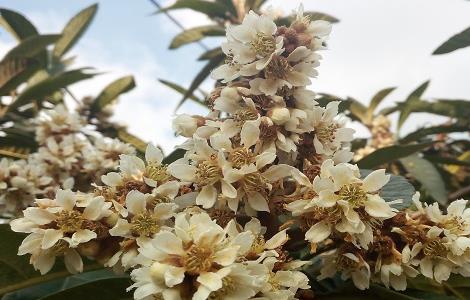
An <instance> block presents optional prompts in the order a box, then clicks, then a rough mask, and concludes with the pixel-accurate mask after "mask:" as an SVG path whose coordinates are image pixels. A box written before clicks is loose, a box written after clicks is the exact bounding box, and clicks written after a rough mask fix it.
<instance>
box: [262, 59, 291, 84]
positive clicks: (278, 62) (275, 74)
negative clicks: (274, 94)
mask: <svg viewBox="0 0 470 300" xmlns="http://www.w3.org/2000/svg"><path fill="white" fill-rule="evenodd" d="M293 70H294V69H293V68H292V66H291V65H289V62H288V61H287V59H286V58H285V57H282V56H278V55H274V56H273V58H272V59H271V61H270V62H269V64H268V65H267V66H266V68H265V69H264V76H265V77H266V78H267V79H286V77H287V75H288V74H289V73H291V72H292V71H293Z"/></svg>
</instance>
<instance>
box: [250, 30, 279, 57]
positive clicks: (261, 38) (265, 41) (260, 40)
mask: <svg viewBox="0 0 470 300" xmlns="http://www.w3.org/2000/svg"><path fill="white" fill-rule="evenodd" d="M250 46H251V48H252V49H253V51H255V53H256V55H258V56H261V57H265V56H268V55H270V54H271V53H273V52H274V51H275V50H276V41H275V40H274V38H273V37H272V36H268V35H266V34H264V33H261V32H258V33H257V34H256V38H255V40H253V41H251V43H250Z"/></svg>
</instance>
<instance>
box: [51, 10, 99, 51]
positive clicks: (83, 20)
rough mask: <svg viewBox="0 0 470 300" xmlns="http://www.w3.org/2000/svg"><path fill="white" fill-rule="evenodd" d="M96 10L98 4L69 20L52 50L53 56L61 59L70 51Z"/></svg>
mask: <svg viewBox="0 0 470 300" xmlns="http://www.w3.org/2000/svg"><path fill="white" fill-rule="evenodd" d="M97 10H98V4H93V5H91V6H89V7H87V8H85V9H83V10H82V11H80V12H79V13H78V14H76V15H75V16H74V17H73V18H72V19H70V21H69V22H68V23H67V25H65V27H64V29H63V31H62V37H61V39H60V40H58V41H57V43H56V44H55V46H54V50H52V54H53V56H55V57H61V56H63V55H64V54H65V53H66V52H67V51H68V50H70V48H71V47H72V46H73V45H74V44H75V43H76V42H77V41H78V40H79V39H80V37H81V36H82V35H83V33H84V32H85V31H86V29H87V28H88V26H89V25H90V23H91V21H92V20H93V17H94V16H95V14H96V11H97Z"/></svg>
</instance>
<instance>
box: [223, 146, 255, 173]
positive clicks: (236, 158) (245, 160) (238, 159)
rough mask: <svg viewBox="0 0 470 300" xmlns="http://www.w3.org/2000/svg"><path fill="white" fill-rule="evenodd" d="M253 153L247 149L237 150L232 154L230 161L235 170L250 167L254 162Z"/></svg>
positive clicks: (229, 157)
mask: <svg viewBox="0 0 470 300" xmlns="http://www.w3.org/2000/svg"><path fill="white" fill-rule="evenodd" d="M254 157H255V156H254V155H253V152H251V150H250V149H247V148H245V147H242V148H237V149H235V150H233V151H232V152H230V154H229V156H228V159H229V160H230V162H231V163H232V165H233V166H234V167H235V168H241V167H242V166H245V165H249V164H251V163H252V162H253V160H254Z"/></svg>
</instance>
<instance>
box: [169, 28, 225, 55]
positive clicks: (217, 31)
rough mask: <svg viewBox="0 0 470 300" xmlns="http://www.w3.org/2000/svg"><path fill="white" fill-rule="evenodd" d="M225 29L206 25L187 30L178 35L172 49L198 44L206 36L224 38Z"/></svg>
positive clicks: (172, 43)
mask: <svg viewBox="0 0 470 300" xmlns="http://www.w3.org/2000/svg"><path fill="white" fill-rule="evenodd" d="M224 35H225V28H223V27H222V26H219V25H205V26H198V27H194V28H191V29H187V30H185V31H183V32H181V33H179V34H178V35H176V36H175V37H174V38H173V40H172V41H171V44H170V49H176V48H179V47H181V46H183V45H186V44H189V43H192V42H197V41H200V40H201V39H203V38H204V37H206V36H224Z"/></svg>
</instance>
